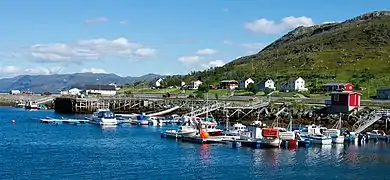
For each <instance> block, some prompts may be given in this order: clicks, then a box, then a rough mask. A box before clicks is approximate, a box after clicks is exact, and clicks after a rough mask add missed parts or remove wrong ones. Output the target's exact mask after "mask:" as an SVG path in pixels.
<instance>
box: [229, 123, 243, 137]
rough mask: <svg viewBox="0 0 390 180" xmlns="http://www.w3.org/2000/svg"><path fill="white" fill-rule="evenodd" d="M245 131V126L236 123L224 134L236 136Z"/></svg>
mask: <svg viewBox="0 0 390 180" xmlns="http://www.w3.org/2000/svg"><path fill="white" fill-rule="evenodd" d="M244 131H246V126H245V125H243V124H241V123H236V124H234V125H233V126H232V127H230V128H229V129H228V130H227V131H225V132H224V134H225V135H232V136H238V135H240V134H242V132H244Z"/></svg>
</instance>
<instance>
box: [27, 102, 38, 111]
mask: <svg viewBox="0 0 390 180" xmlns="http://www.w3.org/2000/svg"><path fill="white" fill-rule="evenodd" d="M24 108H26V109H39V108H38V104H37V103H35V102H33V101H27V102H26V104H25V105H24Z"/></svg>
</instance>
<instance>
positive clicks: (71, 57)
mask: <svg viewBox="0 0 390 180" xmlns="http://www.w3.org/2000/svg"><path fill="white" fill-rule="evenodd" d="M28 55H29V56H32V57H33V58H35V59H36V60H38V61H41V62H69V63H81V62H82V61H81V60H96V59H101V58H104V57H116V58H128V59H130V58H132V57H134V56H136V57H137V58H148V57H153V56H155V55H156V50H154V49H151V48H145V47H143V46H142V45H141V44H138V43H133V42H130V41H129V40H127V39H126V38H123V37H121V38H117V39H113V40H109V39H103V38H98V39H89V40H80V41H77V42H75V43H54V44H35V45H32V46H31V47H30V48H29V50H28Z"/></svg>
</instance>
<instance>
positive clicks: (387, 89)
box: [377, 88, 390, 91]
mask: <svg viewBox="0 0 390 180" xmlns="http://www.w3.org/2000/svg"><path fill="white" fill-rule="evenodd" d="M377 90H378V91H389V90H390V88H379V89H377Z"/></svg>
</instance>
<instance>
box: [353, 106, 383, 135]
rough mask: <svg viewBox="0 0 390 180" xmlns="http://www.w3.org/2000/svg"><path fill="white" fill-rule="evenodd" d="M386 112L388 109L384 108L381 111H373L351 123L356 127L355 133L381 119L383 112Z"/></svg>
mask: <svg viewBox="0 0 390 180" xmlns="http://www.w3.org/2000/svg"><path fill="white" fill-rule="evenodd" d="M387 112H390V110H386V111H381V110H377V111H373V112H371V113H370V114H369V115H368V116H366V117H364V118H362V119H360V120H358V121H357V122H356V123H355V124H354V125H353V126H354V127H356V128H355V132H356V133H361V132H362V131H364V130H365V129H367V128H368V127H369V126H371V125H372V124H374V123H375V122H377V121H378V120H379V119H381V118H382V116H383V115H384V114H386V113H387Z"/></svg>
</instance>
